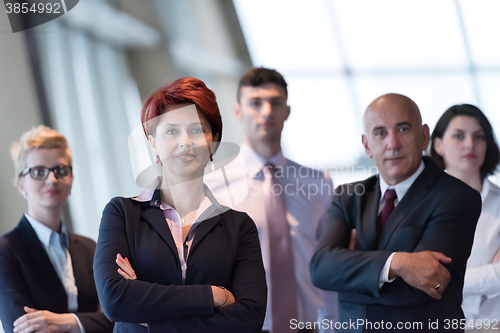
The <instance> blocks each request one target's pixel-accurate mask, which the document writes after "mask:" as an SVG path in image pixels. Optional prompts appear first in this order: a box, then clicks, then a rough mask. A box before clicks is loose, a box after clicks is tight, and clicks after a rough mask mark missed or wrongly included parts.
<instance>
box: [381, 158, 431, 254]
mask: <svg viewBox="0 0 500 333" xmlns="http://www.w3.org/2000/svg"><path fill="white" fill-rule="evenodd" d="M424 162H425V164H426V166H425V169H424V170H423V171H422V173H421V174H420V175H419V176H418V177H417V179H415V181H414V182H413V184H412V185H411V186H410V188H409V189H408V192H406V194H405V196H404V197H403V200H401V202H400V203H399V204H398V205H397V206H396V208H395V209H394V211H393V212H392V214H391V215H390V216H389V219H388V220H387V222H386V224H385V227H384V230H383V231H382V236H381V237H380V242H379V244H378V249H379V250H382V249H385V248H386V247H387V243H388V242H389V240H390V238H391V236H392V233H393V232H394V230H396V228H397V227H398V226H399V224H400V223H401V222H402V221H403V219H404V218H405V217H406V215H408V214H409V213H410V212H411V210H412V209H413V208H414V207H415V206H417V204H418V203H419V202H420V201H421V200H422V199H423V198H424V197H425V196H426V195H427V194H429V192H430V188H431V186H432V184H433V183H434V182H435V180H436V176H437V175H438V172H439V169H438V168H437V166H436V165H435V164H434V162H432V160H430V158H427V157H425V156H424Z"/></svg>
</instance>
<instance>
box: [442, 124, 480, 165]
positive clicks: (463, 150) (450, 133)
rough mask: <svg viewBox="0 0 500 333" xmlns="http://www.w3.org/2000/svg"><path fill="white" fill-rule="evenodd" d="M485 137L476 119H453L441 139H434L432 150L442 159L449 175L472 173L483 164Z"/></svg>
mask: <svg viewBox="0 0 500 333" xmlns="http://www.w3.org/2000/svg"><path fill="white" fill-rule="evenodd" d="M486 148H487V143H486V137H485V134H484V130H483V128H482V127H481V125H479V122H478V121H477V119H476V118H473V117H468V116H456V117H454V118H453V119H452V120H451V121H450V123H449V124H448V127H447V128H446V131H445V132H444V134H443V138H438V137H436V138H435V139H434V149H435V150H436V152H437V153H438V154H439V155H440V156H441V157H443V160H444V163H445V167H446V170H448V171H449V172H451V173H454V174H455V173H456V174H460V173H464V172H474V173H477V174H479V169H480V168H481V166H482V165H483V163H484V158H485V155H486Z"/></svg>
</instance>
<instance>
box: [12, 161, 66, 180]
mask: <svg viewBox="0 0 500 333" xmlns="http://www.w3.org/2000/svg"><path fill="white" fill-rule="evenodd" d="M50 172H53V173H54V176H55V177H56V179H66V178H68V177H71V176H72V175H73V168H72V167H70V166H69V165H63V164H61V165H58V166H56V167H53V168H47V167H46V166H35V167H32V168H27V169H24V170H23V172H21V175H20V176H21V177H24V176H26V175H27V174H28V173H29V174H30V175H31V178H33V179H36V180H45V179H47V177H48V176H49V173H50Z"/></svg>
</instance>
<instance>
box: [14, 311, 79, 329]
mask: <svg viewBox="0 0 500 333" xmlns="http://www.w3.org/2000/svg"><path fill="white" fill-rule="evenodd" d="M24 311H26V314H25V315H23V316H21V317H19V318H17V319H16V321H15V322H14V332H15V333H28V332H41V333H59V332H61V333H62V332H71V333H73V332H74V333H77V332H78V333H79V332H80V327H79V326H78V324H77V322H76V319H75V316H74V315H73V314H71V313H54V312H50V311H46V310H36V309H32V308H29V307H27V306H25V307H24Z"/></svg>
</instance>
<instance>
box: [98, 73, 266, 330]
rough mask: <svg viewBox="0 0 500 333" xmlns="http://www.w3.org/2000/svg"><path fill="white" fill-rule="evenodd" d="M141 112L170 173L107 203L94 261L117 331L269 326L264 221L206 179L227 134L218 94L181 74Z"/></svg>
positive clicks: (101, 294) (100, 290)
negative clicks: (231, 204) (229, 203)
mask: <svg viewBox="0 0 500 333" xmlns="http://www.w3.org/2000/svg"><path fill="white" fill-rule="evenodd" d="M141 120H142V124H143V129H144V133H145V135H146V137H147V139H148V141H149V143H150V145H151V149H152V151H153V152H154V154H155V160H156V163H159V164H161V166H162V177H158V178H157V180H156V181H155V182H154V183H153V184H152V185H151V186H149V187H148V188H146V189H145V190H144V191H143V192H142V193H141V194H139V195H138V196H137V197H134V198H122V197H116V198H113V199H112V200H111V201H110V203H109V204H108V205H107V206H106V208H105V209H104V212H103V216H102V221H101V227H100V232H99V239H98V242H97V250H96V256H95V262H94V271H95V279H96V285H97V290H98V294H99V298H100V300H101V304H102V307H103V310H104V313H105V314H106V315H107V316H108V317H109V318H110V319H111V320H113V321H115V322H116V324H115V332H134V333H136V332H161V333H164V332H214V333H215V332H217V333H222V332H228V333H229V332H231V333H233V332H260V330H261V328H262V324H263V321H264V315H265V310H266V309H265V307H266V294H267V287H266V282H265V273H264V268H263V264H262V257H261V251H260V245H259V240H258V236H257V229H256V227H255V224H254V222H253V221H252V220H251V219H250V218H249V217H248V215H246V214H245V213H241V212H237V211H234V210H232V209H229V208H228V207H225V206H224V205H223V204H222V203H221V202H219V201H218V200H217V199H216V198H215V197H214V196H213V195H212V193H211V192H210V190H209V189H208V188H207V187H206V186H205V185H204V184H203V175H204V170H205V167H206V165H207V163H208V162H209V160H212V155H213V154H214V153H215V151H216V150H217V147H218V145H219V143H220V140H221V136H222V119H221V116H220V112H219V108H218V106H217V102H216V98H215V95H214V93H213V92H212V91H211V90H210V89H208V88H207V87H206V85H205V84H204V83H203V82H202V81H200V80H198V79H195V78H183V79H179V80H177V81H175V82H173V83H171V84H167V85H165V86H163V87H161V88H160V89H158V90H157V91H156V92H154V93H153V94H152V95H151V96H150V97H149V98H148V99H147V100H146V102H145V103H144V107H143V109H142V112H141ZM116 265H118V266H116ZM132 267H133V268H132Z"/></svg>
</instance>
